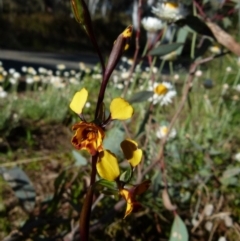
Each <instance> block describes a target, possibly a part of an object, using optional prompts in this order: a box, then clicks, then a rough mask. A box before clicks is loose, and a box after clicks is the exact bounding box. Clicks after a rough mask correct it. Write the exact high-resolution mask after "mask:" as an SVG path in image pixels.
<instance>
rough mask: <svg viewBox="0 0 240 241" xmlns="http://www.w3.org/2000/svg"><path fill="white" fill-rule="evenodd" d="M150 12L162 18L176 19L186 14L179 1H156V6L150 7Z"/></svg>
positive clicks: (167, 19)
mask: <svg viewBox="0 0 240 241" xmlns="http://www.w3.org/2000/svg"><path fill="white" fill-rule="evenodd" d="M152 12H153V13H154V14H155V15H156V16H157V17H159V18H160V19H162V20H166V21H170V22H172V21H177V20H179V19H181V18H184V17H185V16H186V15H187V11H186V9H185V8H184V6H183V5H182V4H181V3H176V2H158V3H157V7H156V8H155V7H152Z"/></svg>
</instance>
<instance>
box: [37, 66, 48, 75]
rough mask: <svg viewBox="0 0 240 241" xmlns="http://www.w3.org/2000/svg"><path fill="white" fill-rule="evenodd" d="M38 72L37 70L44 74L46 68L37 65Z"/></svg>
mask: <svg viewBox="0 0 240 241" xmlns="http://www.w3.org/2000/svg"><path fill="white" fill-rule="evenodd" d="M38 72H39V73H40V74H46V73H47V69H45V68H43V67H39V68H38Z"/></svg>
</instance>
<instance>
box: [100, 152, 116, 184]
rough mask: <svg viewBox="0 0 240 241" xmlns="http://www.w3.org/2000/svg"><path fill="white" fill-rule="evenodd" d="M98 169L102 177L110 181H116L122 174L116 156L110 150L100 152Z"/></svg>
mask: <svg viewBox="0 0 240 241" xmlns="http://www.w3.org/2000/svg"><path fill="white" fill-rule="evenodd" d="M97 171H98V174H99V176H100V177H102V178H103V179H106V180H108V181H115V180H116V179H117V178H118V177H119V175H120V169H119V166H118V161H117V158H116V156H115V155H114V154H113V153H111V152H110V151H108V150H104V151H102V152H100V153H99V159H98V162H97Z"/></svg>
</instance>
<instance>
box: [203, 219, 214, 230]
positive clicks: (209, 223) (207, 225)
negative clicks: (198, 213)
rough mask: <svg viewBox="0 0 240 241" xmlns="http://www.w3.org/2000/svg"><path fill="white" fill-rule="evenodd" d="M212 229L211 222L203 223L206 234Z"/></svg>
mask: <svg viewBox="0 0 240 241" xmlns="http://www.w3.org/2000/svg"><path fill="white" fill-rule="evenodd" d="M212 228H213V223H212V222H211V221H207V222H206V223H205V229H206V230H207V231H208V232H210V231H211V230H212Z"/></svg>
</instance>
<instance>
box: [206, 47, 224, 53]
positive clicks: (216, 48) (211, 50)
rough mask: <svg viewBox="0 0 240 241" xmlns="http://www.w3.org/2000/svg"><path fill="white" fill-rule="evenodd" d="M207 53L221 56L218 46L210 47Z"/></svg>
mask: <svg viewBox="0 0 240 241" xmlns="http://www.w3.org/2000/svg"><path fill="white" fill-rule="evenodd" d="M209 51H210V52H212V53H213V54H221V53H222V49H221V48H220V46H219V45H212V46H210V47H209Z"/></svg>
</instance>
